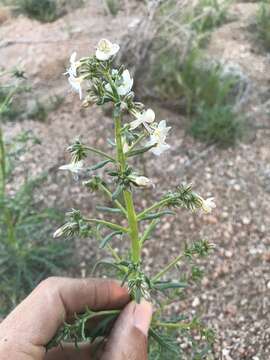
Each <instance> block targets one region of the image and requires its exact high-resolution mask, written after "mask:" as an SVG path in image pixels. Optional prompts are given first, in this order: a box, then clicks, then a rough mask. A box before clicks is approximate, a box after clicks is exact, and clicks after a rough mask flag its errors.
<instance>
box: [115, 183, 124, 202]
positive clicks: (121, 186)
mask: <svg viewBox="0 0 270 360" xmlns="http://www.w3.org/2000/svg"><path fill="white" fill-rule="evenodd" d="M123 190H124V185H122V184H119V185H118V186H117V188H116V190H115V191H114V193H113V194H112V200H116V199H117V198H118V196H119V195H120V194H121V192H122V191H123Z"/></svg>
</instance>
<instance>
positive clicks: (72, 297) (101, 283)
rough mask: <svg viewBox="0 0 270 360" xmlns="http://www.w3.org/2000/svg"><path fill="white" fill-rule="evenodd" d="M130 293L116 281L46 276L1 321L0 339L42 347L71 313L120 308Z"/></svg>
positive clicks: (125, 302)
mask: <svg viewBox="0 0 270 360" xmlns="http://www.w3.org/2000/svg"><path fill="white" fill-rule="evenodd" d="M128 301H129V295H128V292H127V290H126V289H125V288H122V287H121V286H120V285H119V284H118V283H117V282H116V281H113V280H99V279H69V278H57V277H53V278H49V279H47V280H45V281H43V282H42V283H41V284H40V285H39V286H38V287H37V288H36V289H35V290H34V291H33V292H32V293H31V294H30V295H29V296H28V297H27V298H26V299H25V300H24V301H23V302H22V303H21V304H20V305H19V306H18V307H17V308H16V309H15V310H14V311H13V312H12V313H11V314H10V315H9V316H8V317H7V318H6V320H4V322H3V323H2V324H1V327H0V340H1V338H2V339H3V338H5V341H9V339H10V338H11V337H12V338H13V339H14V338H16V336H17V337H18V338H19V339H20V340H19V341H20V342H27V343H31V344H33V345H37V346H43V345H45V344H47V343H48V342H49V340H50V339H51V338H52V337H53V335H54V334H55V332H56V331H57V329H58V328H59V326H60V325H61V324H62V323H63V321H64V320H65V319H67V318H68V317H69V316H70V315H72V314H74V313H79V312H83V311H84V310H85V309H86V307H89V308H90V309H92V310H102V309H117V308H122V307H123V306H124V305H125V304H127V302H128Z"/></svg>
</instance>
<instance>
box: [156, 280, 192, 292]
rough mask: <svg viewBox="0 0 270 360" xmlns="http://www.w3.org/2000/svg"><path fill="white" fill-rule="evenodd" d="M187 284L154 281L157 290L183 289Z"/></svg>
mask: <svg viewBox="0 0 270 360" xmlns="http://www.w3.org/2000/svg"><path fill="white" fill-rule="evenodd" d="M187 286H188V284H187V283H185V282H174V281H158V282H155V283H154V288H155V289H156V290H158V291H164V290H168V289H185V288H186V287H187Z"/></svg>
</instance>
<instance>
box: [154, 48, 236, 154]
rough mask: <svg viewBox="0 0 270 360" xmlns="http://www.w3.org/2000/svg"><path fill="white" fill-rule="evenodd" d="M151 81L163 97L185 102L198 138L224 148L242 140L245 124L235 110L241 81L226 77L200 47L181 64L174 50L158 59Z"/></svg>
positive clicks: (191, 131) (191, 125) (184, 104)
mask: <svg viewBox="0 0 270 360" xmlns="http://www.w3.org/2000/svg"><path fill="white" fill-rule="evenodd" d="M151 79H152V80H153V81H154V89H155V90H156V91H157V92H158V95H159V96H160V97H161V98H163V99H168V100H169V99H174V101H178V102H179V104H180V103H181V102H182V109H184V112H185V113H186V115H187V116H188V118H189V119H190V120H189V122H188V132H189V133H190V134H192V135H193V136H194V137H195V138H197V139H200V140H202V141H205V142H207V143H209V144H212V143H215V144H217V145H218V146H221V147H226V146H230V145H233V144H235V143H236V141H237V139H239V138H241V134H242V122H241V121H240V120H239V117H238V116H237V114H236V113H235V111H234V105H235V104H234V102H235V92H236V87H237V84H238V82H239V79H238V78H237V77H236V76H233V75H224V72H223V68H222V66H221V65H220V64H216V63H211V62H209V60H207V59H206V58H204V57H203V55H202V53H201V52H200V50H198V48H194V49H192V50H191V51H190V52H189V53H188V54H187V56H186V58H185V59H184V61H183V62H182V63H180V62H179V56H178V55H177V53H176V52H175V50H174V49H171V50H170V51H167V52H164V53H163V54H162V55H161V56H160V57H158V58H156V62H155V64H154V66H153V73H152V76H151Z"/></svg>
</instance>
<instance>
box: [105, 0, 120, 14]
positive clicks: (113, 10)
mask: <svg viewBox="0 0 270 360" xmlns="http://www.w3.org/2000/svg"><path fill="white" fill-rule="evenodd" d="M105 7H106V9H107V10H108V12H109V13H110V14H111V15H113V16H116V15H117V14H118V12H119V10H120V9H121V4H120V0H105Z"/></svg>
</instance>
